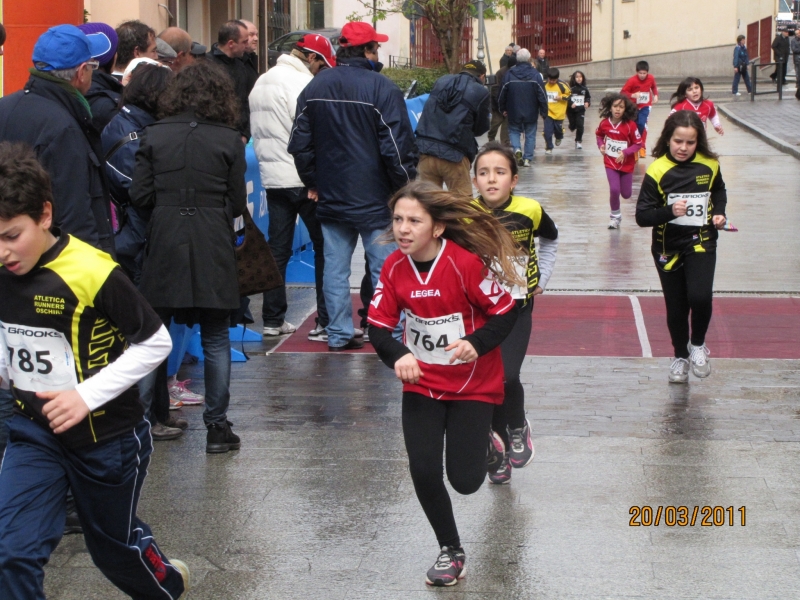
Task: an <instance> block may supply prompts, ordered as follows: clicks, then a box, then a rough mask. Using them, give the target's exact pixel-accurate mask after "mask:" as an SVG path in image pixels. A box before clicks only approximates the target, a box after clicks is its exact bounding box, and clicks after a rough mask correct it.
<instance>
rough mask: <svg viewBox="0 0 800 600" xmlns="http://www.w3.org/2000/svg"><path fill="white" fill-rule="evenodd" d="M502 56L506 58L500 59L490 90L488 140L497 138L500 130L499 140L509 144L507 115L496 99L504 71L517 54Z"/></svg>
mask: <svg viewBox="0 0 800 600" xmlns="http://www.w3.org/2000/svg"><path fill="white" fill-rule="evenodd" d="M503 58H504V59H506V60H505V61H504V60H502V59H501V60H500V69H498V71H497V73H495V78H494V85H493V86H492V88H491V91H490V94H491V99H492V124H491V126H490V127H489V141H490V142H493V141H495V139H497V131H498V130H500V141H501V142H503V143H504V144H506V145H507V146H510V145H511V140H510V138H509V137H508V117H506V116H505V115H504V114H503V112H502V111H501V110H500V105H499V104H498V100H499V99H500V89H501V88H502V87H503V80H504V79H505V76H506V73H508V70H509V69H510V68H511V67H513V66H514V65H516V64H517V55H516V54H511V55H510V56H505V55H504V56H503Z"/></svg>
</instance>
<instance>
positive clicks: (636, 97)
mask: <svg viewBox="0 0 800 600" xmlns="http://www.w3.org/2000/svg"><path fill="white" fill-rule="evenodd" d="M621 93H622V94H623V95H625V96H628V98H630V99H631V100H633V103H634V104H635V105H636V107H637V108H643V107H645V106H652V105H653V96H658V87H656V78H655V77H653V76H652V75H650V74H648V75H647V77H645V78H644V81H642V80H641V79H639V76H638V75H634V76H633V77H631V78H630V79H628V81H626V82H625V85H623V86H622V90H621Z"/></svg>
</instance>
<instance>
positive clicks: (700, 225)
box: [636, 110, 728, 383]
mask: <svg viewBox="0 0 800 600" xmlns="http://www.w3.org/2000/svg"><path fill="white" fill-rule="evenodd" d="M653 156H655V157H656V160H655V161H654V162H653V163H652V164H651V165H650V166H649V167H648V168H647V173H646V175H645V178H644V182H643V183H642V188H641V192H640V193H639V201H638V202H637V204H636V222H637V223H638V224H639V225H640V226H641V227H652V228H653V244H652V252H653V258H654V260H655V264H656V267H657V269H658V276H659V278H660V279H661V289H662V290H663V292H664V301H665V303H666V305H667V327H668V328H669V333H670V337H671V338H672V345H673V347H674V349H675V359H674V360H673V362H672V365H671V366H670V374H669V380H670V381H671V382H673V383H685V382H686V381H688V379H689V366H690V365H689V363H690V362H691V369H692V372H693V373H694V374H695V375H696V376H697V377H708V375H709V374H710V373H711V365H710V364H709V361H708V356H709V355H710V352H709V350H708V348H707V347H706V345H705V336H706V331H708V325H709V323H710V322H711V303H712V287H713V285H714V269H715V266H716V261H717V255H716V249H717V237H718V235H719V234H718V230H719V229H722V228H723V227H724V226H725V222H726V218H725V207H726V205H727V201H728V198H727V194H726V191H725V183H724V182H723V180H722V174H721V172H720V167H719V161H718V157H717V155H716V154H714V153H713V152H712V151H711V149H710V148H709V146H708V140H707V138H706V131H705V127H703V123H702V121H701V120H700V117H698V116H697V114H695V113H694V112H692V111H687V110H681V111H678V112H676V113H673V114H672V115H670V116H669V118H668V119H667V121H666V123H665V124H664V129H663V131H662V133H661V137H660V138H659V140H658V143H657V144H656V146H655V148H654V150H653ZM690 313H691V336H690V334H689V315H690Z"/></svg>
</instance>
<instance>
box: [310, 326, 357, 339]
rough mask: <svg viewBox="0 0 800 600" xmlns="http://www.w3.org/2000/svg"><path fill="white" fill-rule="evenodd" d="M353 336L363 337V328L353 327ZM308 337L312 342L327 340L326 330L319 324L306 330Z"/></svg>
mask: <svg viewBox="0 0 800 600" xmlns="http://www.w3.org/2000/svg"><path fill="white" fill-rule="evenodd" d="M353 337H354V338H363V337H364V330H363V329H359V328H358V327H356V328H355V329H353ZM308 339H309V340H311V341H312V342H327V341H328V332H327V331H326V330H325V328H324V327H322V326H321V325H317V326H316V327H314V329H312V330H311V331H309V332H308ZM364 341H368V340H364Z"/></svg>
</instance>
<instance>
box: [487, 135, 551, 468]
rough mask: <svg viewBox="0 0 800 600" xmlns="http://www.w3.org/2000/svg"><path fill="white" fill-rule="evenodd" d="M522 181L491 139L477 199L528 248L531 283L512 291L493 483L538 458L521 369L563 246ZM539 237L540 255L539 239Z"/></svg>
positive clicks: (508, 155)
mask: <svg viewBox="0 0 800 600" xmlns="http://www.w3.org/2000/svg"><path fill="white" fill-rule="evenodd" d="M518 180H519V176H518V174H517V162H516V160H514V154H513V151H512V150H511V148H509V147H508V146H504V145H503V144H500V143H498V142H489V143H488V144H486V145H485V146H484V147H483V148H482V149H481V151H480V152H479V153H478V156H477V157H476V158H475V178H474V179H473V180H472V181H473V183H474V184H475V187H476V188H478V191H479V192H480V196H479V197H478V198H477V199H476V200H475V203H476V204H477V205H478V206H479V207H481V208H482V209H483V210H487V211H490V212H491V213H492V214H493V215H494V216H495V217H497V218H498V219H499V220H500V222H501V223H502V224H503V225H504V226H505V227H506V229H508V231H509V232H510V233H511V235H512V236H513V237H514V240H515V241H516V242H517V243H519V244H521V245H522V247H523V249H524V250H525V251H526V255H525V256H523V260H522V262H521V263H520V264H519V265H518V269H517V271H518V273H519V275H520V276H522V277H524V278H525V279H526V282H527V284H526V285H525V286H514V287H511V288H509V289H508V291H509V293H511V295H512V296H513V297H514V299H515V300H516V302H517V306H519V309H520V314H519V318H518V319H517V323H516V325H515V327H514V329H513V330H512V331H511V333H510V334H509V336H508V337H507V338H506V339H505V340H504V341H503V343H502V344H501V345H500V352H501V354H502V356H503V370H504V372H505V401H504V402H503V403H502V404H498V405H496V406H495V408H494V417H493V419H492V429H493V430H494V431H495V432H496V433H497V434H498V435H499V436H500V438H501V439H502V440H503V443H504V447H500V446H499V444H498V447H497V448H496V452H493V453H491V454H490V460H489V481H490V482H492V483H509V482H510V481H511V467H514V468H515V469H521V468H522V467H525V466H527V465H528V464H529V463H530V462H531V461H532V460H533V454H534V450H533V441H532V440H531V426H530V423H529V422H528V420H527V419H526V418H525V394H524V392H523V389H522V383H520V380H519V372H520V369H521V368H522V361H523V360H524V359H525V353H526V351H527V349H528V341H529V340H530V337H531V313H532V311H533V298H534V296H537V295H539V294H541V293H542V292H543V291H544V288H545V286H546V285H547V281H548V280H549V279H550V275H551V274H552V273H553V266H554V265H555V261H556V250H557V249H558V229H557V228H556V225H555V223H553V220H552V219H551V218H550V217H549V216H548V214H547V213H546V212H545V211H544V209H543V208H542V207H541V205H540V204H539V203H538V202H537V201H536V200H533V199H531V198H523V197H522V196H514V195H512V191H513V190H514V187H516V185H517V181H518ZM537 236H538V237H539V256H538V257H537V253H536V244H535V242H534V239H535V237H537ZM492 459H494V462H492Z"/></svg>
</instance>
